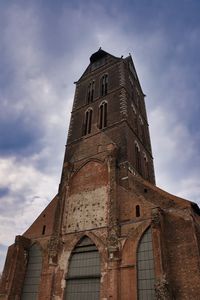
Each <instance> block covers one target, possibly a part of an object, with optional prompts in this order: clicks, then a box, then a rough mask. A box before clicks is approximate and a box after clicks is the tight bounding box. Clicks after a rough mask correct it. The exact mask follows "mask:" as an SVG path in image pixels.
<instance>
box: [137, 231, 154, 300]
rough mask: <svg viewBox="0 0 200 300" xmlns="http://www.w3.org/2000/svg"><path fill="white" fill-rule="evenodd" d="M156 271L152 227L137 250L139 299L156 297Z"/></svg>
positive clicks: (146, 232) (152, 299) (150, 299)
mask: <svg viewBox="0 0 200 300" xmlns="http://www.w3.org/2000/svg"><path fill="white" fill-rule="evenodd" d="M154 284H155V272H154V258H153V245H152V233H151V228H148V229H147V230H146V231H145V233H144V234H143V236H142V238H141V240H140V242H139V246H138V251H137V285H138V300H143V299H149V300H154V299H155V288H154Z"/></svg>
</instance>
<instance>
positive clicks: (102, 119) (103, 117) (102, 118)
mask: <svg viewBox="0 0 200 300" xmlns="http://www.w3.org/2000/svg"><path fill="white" fill-rule="evenodd" d="M107 106H108V105H107V102H103V103H102V104H101V105H100V107H99V129H102V128H105V127H106V126H107Z"/></svg>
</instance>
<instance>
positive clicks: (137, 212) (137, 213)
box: [135, 205, 140, 218]
mask: <svg viewBox="0 0 200 300" xmlns="http://www.w3.org/2000/svg"><path fill="white" fill-rule="evenodd" d="M135 215H136V217H137V218H138V217H140V206H139V205H136V207H135Z"/></svg>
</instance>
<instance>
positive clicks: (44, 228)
mask: <svg viewBox="0 0 200 300" xmlns="http://www.w3.org/2000/svg"><path fill="white" fill-rule="evenodd" d="M45 231H46V225H44V226H43V228H42V234H43V235H44V234H45Z"/></svg>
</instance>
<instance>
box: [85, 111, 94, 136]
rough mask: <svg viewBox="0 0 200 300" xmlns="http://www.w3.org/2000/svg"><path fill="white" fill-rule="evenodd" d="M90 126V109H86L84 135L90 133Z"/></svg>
mask: <svg viewBox="0 0 200 300" xmlns="http://www.w3.org/2000/svg"><path fill="white" fill-rule="evenodd" d="M91 127H92V109H88V110H87V111H86V113H85V121H84V135H86V134H89V133H91Z"/></svg>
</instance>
